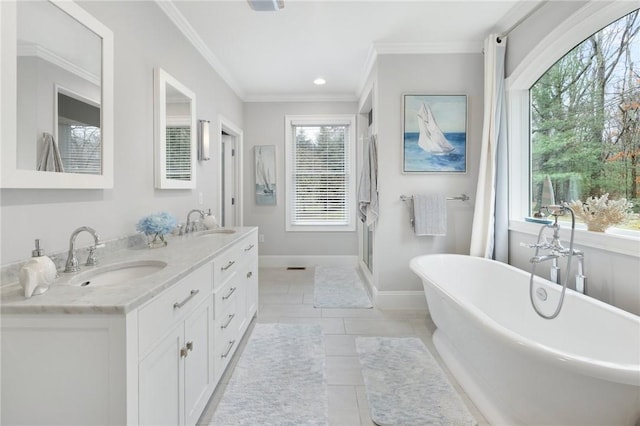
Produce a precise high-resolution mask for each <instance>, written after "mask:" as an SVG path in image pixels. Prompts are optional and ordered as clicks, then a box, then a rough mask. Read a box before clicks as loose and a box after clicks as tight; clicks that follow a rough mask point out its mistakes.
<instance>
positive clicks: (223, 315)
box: [0, 228, 258, 425]
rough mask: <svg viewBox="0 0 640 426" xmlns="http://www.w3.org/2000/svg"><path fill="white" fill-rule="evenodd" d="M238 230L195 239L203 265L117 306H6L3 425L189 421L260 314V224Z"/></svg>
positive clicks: (194, 418)
mask: <svg viewBox="0 0 640 426" xmlns="http://www.w3.org/2000/svg"><path fill="white" fill-rule="evenodd" d="M239 229H240V230H241V231H242V233H240V232H239V234H238V237H237V238H236V239H235V240H230V241H229V242H228V243H226V242H225V241H220V243H217V244H218V246H215V245H213V244H211V246H212V247H214V248H213V249H212V250H215V251H213V252H211V251H210V252H209V253H208V254H207V253H201V251H202V249H203V248H206V247H209V246H207V245H206V244H207V243H198V242H197V241H198V240H196V242H194V244H200V245H199V246H197V245H196V246H195V249H200V251H199V253H200V258H199V260H198V259H196V260H194V262H198V264H199V265H200V266H198V267H197V268H195V269H193V267H188V266H186V264H185V266H184V268H178V269H176V271H174V272H175V273H176V274H180V276H183V277H182V278H181V279H179V280H178V282H175V283H173V284H171V285H169V286H168V287H167V288H166V289H164V290H163V291H160V292H159V293H158V292H157V290H156V291H155V292H154V294H155V295H154V296H153V297H150V298H149V297H145V300H146V301H145V302H143V303H136V302H135V301H134V302H131V303H135V304H134V305H133V307H131V308H128V309H126V310H125V312H124V313H123V312H122V308H119V306H122V305H112V304H109V303H104V302H101V299H97V297H98V296H97V295H94V296H91V297H96V299H95V300H96V302H92V303H91V305H86V304H85V305H79V306H78V308H77V309H76V310H75V311H74V310H73V309H74V308H75V307H76V306H74V305H73V304H72V303H71V304H69V303H67V304H60V305H54V304H53V303H52V304H51V305H48V306H47V305H39V307H38V308H37V309H36V308H34V307H33V306H29V310H25V312H22V311H20V310H17V309H15V308H14V309H13V310H12V311H11V312H7V311H6V310H4V309H3V312H2V322H1V326H2V330H1V338H2V356H1V362H2V370H1V372H2V383H1V385H2V386H1V394H2V395H1V406H2V410H1V418H0V424H7V425H9V424H29V425H38V424H41V425H44V424H46V425H72V424H77V425H97V424H100V425H137V424H140V425H163V424H167V425H194V424H196V422H197V421H198V419H199V417H200V416H201V415H202V411H203V409H204V408H205V406H206V404H207V402H208V400H209V399H210V397H211V395H212V394H213V392H214V390H215V387H216V385H217V383H218V381H219V380H220V377H221V376H222V374H223V372H224V370H225V369H226V367H227V365H228V363H229V360H230V358H231V357H232V355H233V354H234V353H235V351H236V349H237V347H238V344H239V342H240V340H241V339H242V337H243V335H244V333H245V332H246V330H247V327H248V324H249V323H250V321H251V319H252V318H253V316H254V315H255V314H256V312H257V298H258V287H257V278H258V270H257V265H258V253H257V246H258V244H257V229H256V228H253V229H250V230H248V229H246V228H245V229H243V228H239ZM227 238H228V237H227ZM185 247H187V246H186V245H183V246H178V245H177V244H176V245H175V250H176V251H180V250H185ZM166 249H167V250H171V246H168V247H167V248H166ZM189 249H191V248H190V246H189ZM195 249H194V250H195ZM166 253H167V254H168V255H169V257H168V258H169V259H170V258H171V256H173V254H172V253H171V252H169V251H167V252H166ZM175 256H177V257H178V256H179V255H175ZM187 267H188V270H189V271H191V272H189V273H186V275H185V270H187V269H186V268H187ZM174 272H171V274H173V273H174ZM132 285H133V284H132ZM65 291H66V290H65ZM69 291H71V293H70V294H76V293H73V292H74V291H76V290H69ZM50 293H53V290H50ZM95 293H96V294H97V293H98V291H96V292H95ZM156 293H157V294H156ZM83 294H85V295H87V294H93V293H87V292H85V293H83ZM46 296H47V293H45V294H44V295H42V296H38V297H41V298H42V299H40V300H46V299H45V297H46ZM85 297H89V296H85ZM104 297H114V292H108V293H107V292H105V293H104ZM16 300H17V302H16V304H17V305H20V303H24V299H16ZM29 301H30V302H29V303H33V302H37V301H38V299H36V298H32V299H29ZM2 303H3V308H5V307H6V306H7V305H6V303H7V302H6V301H5V300H3V301H2ZM94 303H95V304H94ZM100 303H102V304H100ZM20 306H21V305H20ZM87 306H89V308H87ZM11 307H12V308H13V306H11Z"/></svg>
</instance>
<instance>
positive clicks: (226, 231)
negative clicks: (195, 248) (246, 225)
mask: <svg viewBox="0 0 640 426" xmlns="http://www.w3.org/2000/svg"><path fill="white" fill-rule="evenodd" d="M235 232H236V230H235V229H230V228H216V229H209V230H208V231H204V232H203V233H202V234H200V237H208V236H210V235H216V234H235Z"/></svg>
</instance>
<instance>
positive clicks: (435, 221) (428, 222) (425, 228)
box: [413, 194, 447, 236]
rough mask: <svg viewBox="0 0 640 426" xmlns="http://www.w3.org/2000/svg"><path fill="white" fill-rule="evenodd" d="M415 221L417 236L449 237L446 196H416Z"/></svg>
mask: <svg viewBox="0 0 640 426" xmlns="http://www.w3.org/2000/svg"><path fill="white" fill-rule="evenodd" d="M413 220H414V222H413V229H414V231H415V233H416V235H419V236H420V235H447V198H446V197H445V196H444V195H428V194H417V195H414V196H413Z"/></svg>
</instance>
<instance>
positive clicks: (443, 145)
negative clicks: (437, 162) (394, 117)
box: [417, 102, 456, 155]
mask: <svg viewBox="0 0 640 426" xmlns="http://www.w3.org/2000/svg"><path fill="white" fill-rule="evenodd" d="M417 116H418V127H419V128H420V136H418V145H419V146H420V148H422V149H424V150H425V151H426V152H428V153H430V154H434V155H442V154H448V153H450V152H451V151H454V150H455V149H456V148H455V147H454V146H453V145H451V144H450V143H449V141H447V138H446V137H445V136H444V133H442V130H440V127H438V123H437V122H436V119H435V117H434V116H433V112H432V111H431V108H430V107H429V106H428V105H427V104H425V103H424V102H423V103H422V105H421V106H420V109H419V110H418V112H417Z"/></svg>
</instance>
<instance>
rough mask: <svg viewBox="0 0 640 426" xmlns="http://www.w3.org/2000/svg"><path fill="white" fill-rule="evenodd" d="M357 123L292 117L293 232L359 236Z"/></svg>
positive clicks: (289, 161) (289, 218) (289, 122)
mask: <svg viewBox="0 0 640 426" xmlns="http://www.w3.org/2000/svg"><path fill="white" fill-rule="evenodd" d="M354 135H355V117H354V116H351V115H348V116H344V115H339V116H287V117H286V138H285V140H286V151H287V153H286V154H287V157H286V175H287V193H286V194H287V207H286V208H287V224H286V225H287V226H286V228H287V230H288V231H354V230H355V217H354V216H355V213H354V210H355V203H354V199H355V198H354V197H355V176H354V175H355V149H354V146H355V140H354V139H355V136H354Z"/></svg>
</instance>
